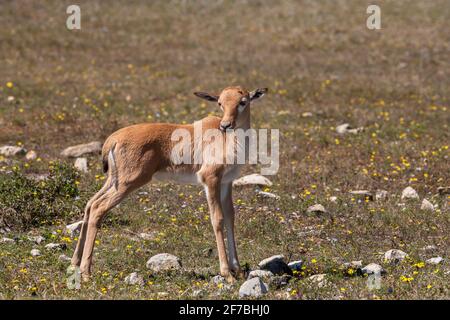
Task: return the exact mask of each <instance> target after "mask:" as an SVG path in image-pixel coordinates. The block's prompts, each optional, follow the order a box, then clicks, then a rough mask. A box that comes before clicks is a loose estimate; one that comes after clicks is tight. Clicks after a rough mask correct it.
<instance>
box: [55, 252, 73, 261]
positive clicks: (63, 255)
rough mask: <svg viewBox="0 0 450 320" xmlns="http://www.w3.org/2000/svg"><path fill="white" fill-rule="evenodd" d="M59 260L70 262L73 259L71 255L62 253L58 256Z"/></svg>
mask: <svg viewBox="0 0 450 320" xmlns="http://www.w3.org/2000/svg"><path fill="white" fill-rule="evenodd" d="M58 260H59V261H61V262H69V261H71V260H72V259H71V258H70V257H68V256H66V255H65V254H62V255H60V256H59V257H58Z"/></svg>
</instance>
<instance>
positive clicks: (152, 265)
mask: <svg viewBox="0 0 450 320" xmlns="http://www.w3.org/2000/svg"><path fill="white" fill-rule="evenodd" d="M146 265H147V268H148V269H150V270H151V271H153V272H164V271H169V270H179V269H181V260H180V259H179V258H178V257H176V256H174V255H172V254H169V253H160V254H157V255H155V256H153V257H151V258H150V259H149V260H148V261H147V264H146Z"/></svg>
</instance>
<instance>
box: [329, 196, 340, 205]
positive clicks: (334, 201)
mask: <svg viewBox="0 0 450 320" xmlns="http://www.w3.org/2000/svg"><path fill="white" fill-rule="evenodd" d="M337 199H338V198H337V197H335V196H332V197H330V198H329V200H330V202H333V203H336V202H337Z"/></svg>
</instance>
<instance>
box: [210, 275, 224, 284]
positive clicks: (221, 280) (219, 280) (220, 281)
mask: <svg viewBox="0 0 450 320" xmlns="http://www.w3.org/2000/svg"><path fill="white" fill-rule="evenodd" d="M226 282H227V281H226V280H225V278H224V277H222V276H221V275H220V274H218V275H216V276H214V277H212V278H211V283H214V284H215V285H218V284H225V283H226Z"/></svg>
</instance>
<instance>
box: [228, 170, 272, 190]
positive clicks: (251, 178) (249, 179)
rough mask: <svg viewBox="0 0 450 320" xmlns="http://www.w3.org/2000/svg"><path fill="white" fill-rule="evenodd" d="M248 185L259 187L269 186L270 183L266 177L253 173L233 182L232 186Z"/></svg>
mask: <svg viewBox="0 0 450 320" xmlns="http://www.w3.org/2000/svg"><path fill="white" fill-rule="evenodd" d="M249 184H256V185H261V186H269V187H270V186H271V185H272V182H271V181H270V180H269V179H267V178H266V177H264V176H262V175H260V174H258V173H253V174H250V175H247V176H243V177H241V178H239V179H237V180H235V181H233V186H245V185H249Z"/></svg>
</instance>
